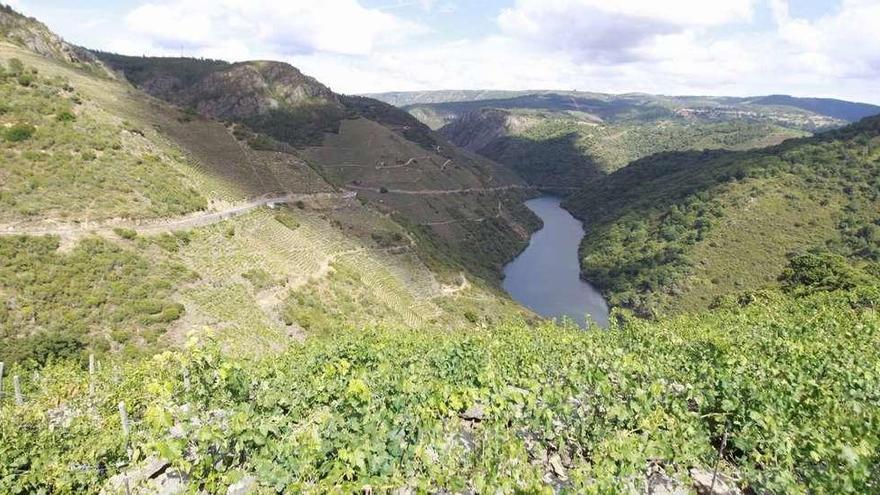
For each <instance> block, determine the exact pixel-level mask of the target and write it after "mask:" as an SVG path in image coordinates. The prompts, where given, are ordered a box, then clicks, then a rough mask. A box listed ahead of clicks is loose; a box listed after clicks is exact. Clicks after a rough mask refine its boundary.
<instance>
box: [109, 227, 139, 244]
mask: <svg viewBox="0 0 880 495" xmlns="http://www.w3.org/2000/svg"><path fill="white" fill-rule="evenodd" d="M113 233H114V234H116V235H118V236H119V237H121V238H123V239H127V240H129V241H130V240H132V239H134V238H135V237H137V232H135V231H134V230H132V229H124V228H120V227H117V228H115V229H113Z"/></svg>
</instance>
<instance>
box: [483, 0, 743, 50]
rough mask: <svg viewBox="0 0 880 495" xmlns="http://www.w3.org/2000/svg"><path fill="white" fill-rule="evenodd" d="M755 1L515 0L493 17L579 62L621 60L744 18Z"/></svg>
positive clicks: (512, 32)
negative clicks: (668, 39) (657, 43)
mask: <svg viewBox="0 0 880 495" xmlns="http://www.w3.org/2000/svg"><path fill="white" fill-rule="evenodd" d="M753 4H754V0H716V1H712V2H707V1H704V0H667V1H656V0H618V1H615V2H610V1H607V0H518V1H517V2H516V4H515V5H514V6H513V7H511V8H509V9H504V10H503V11H502V12H501V14H500V15H499V16H498V24H499V25H500V27H501V29H502V31H503V32H504V33H505V34H506V35H508V36H510V37H513V38H519V39H523V40H526V41H528V42H529V43H532V44H537V45H542V46H545V47H548V48H550V49H554V50H560V51H565V52H568V53H571V54H573V55H575V56H578V57H580V58H582V59H584V60H591V61H593V62H601V63H612V64H613V63H620V62H627V61H632V60H634V59H637V58H638V56H639V48H641V47H643V46H644V45H645V44H648V43H650V42H652V41H654V40H655V39H656V38H657V37H659V36H664V35H670V34H676V33H681V32H683V31H685V30H688V29H696V28H705V27H710V26H718V25H723V24H728V23H732V22H739V21H747V20H749V19H750V18H751V17H752V11H753Z"/></svg>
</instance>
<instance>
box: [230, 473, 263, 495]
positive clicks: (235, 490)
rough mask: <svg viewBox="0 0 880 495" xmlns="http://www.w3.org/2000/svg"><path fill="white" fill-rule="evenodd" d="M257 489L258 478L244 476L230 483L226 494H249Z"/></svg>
mask: <svg viewBox="0 0 880 495" xmlns="http://www.w3.org/2000/svg"><path fill="white" fill-rule="evenodd" d="M256 491H257V479H256V478H254V477H253V476H245V477H244V478H242V479H240V480H238V481H236V482H235V483H233V484H231V485H229V488H227V489H226V495H248V494H250V493H255V492H256Z"/></svg>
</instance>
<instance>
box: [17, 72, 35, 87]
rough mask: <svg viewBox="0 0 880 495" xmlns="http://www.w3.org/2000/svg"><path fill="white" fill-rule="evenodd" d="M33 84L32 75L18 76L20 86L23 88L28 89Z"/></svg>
mask: <svg viewBox="0 0 880 495" xmlns="http://www.w3.org/2000/svg"><path fill="white" fill-rule="evenodd" d="M33 83H34V76H33V75H31V74H20V75H19V76H18V84H21V85H22V86H25V87H27V86H30V85H31V84H33Z"/></svg>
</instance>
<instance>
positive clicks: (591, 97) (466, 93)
mask: <svg viewBox="0 0 880 495" xmlns="http://www.w3.org/2000/svg"><path fill="white" fill-rule="evenodd" d="M367 96H370V97H371V98H375V99H378V100H381V101H385V102H387V103H390V104H393V105H396V106H399V107H402V108H404V109H406V110H407V111H410V112H413V111H414V110H417V109H418V110H421V111H426V110H427V109H431V110H433V111H435V112H438V113H445V114H447V115H448V117H447V118H446V119H445V123H448V122H450V121H451V120H452V119H454V118H457V117H458V116H461V115H462V114H463V113H466V112H468V111H473V110H476V109H479V108H487V107H488V108H502V109H513V108H532V109H539V108H540V109H544V110H554V111H586V112H595V113H596V114H597V115H599V116H604V117H605V118H607V119H611V120H615V119H625V118H628V117H629V118H631V117H636V118H639V119H643V118H645V117H651V116H652V115H653V116H654V117H657V116H660V117H668V116H672V115H674V114H675V113H676V112H678V111H681V110H685V109H692V108H720V109H723V108H724V107H740V108H741V109H752V110H754V109H755V108H754V107H772V106H777V107H789V108H790V109H798V110H802V111H804V112H808V113H812V114H815V115H821V116H825V117H829V118H832V119H838V120H842V121H847V122H855V121H857V120H860V119H862V118H865V117H869V116H872V115H877V114H880V106H878V105H873V104H869V103H859V102H851V101H845V100H840V99H834V98H800V97H794V96H788V95H767V96H749V97H733V96H688V95H682V96H666V95H651V94H646V93H624V94H610V93H596V92H581V91H554V90H533V91H494V90H485V91H483V90H462V91H455V90H440V91H411V92H406V91H401V92H391V93H373V94H369V95H367ZM638 107H642V108H641V110H642V112H640V113H635V114H634V113H633V110H638ZM645 109H650V110H651V111H652V112H655V113H653V114H651V113H648V114H645V113H644V110H645ZM660 109H663V110H666V111H665V112H664V111H659V112H658V110H660ZM624 110H626V111H624ZM819 127H822V126H816V128H819Z"/></svg>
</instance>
